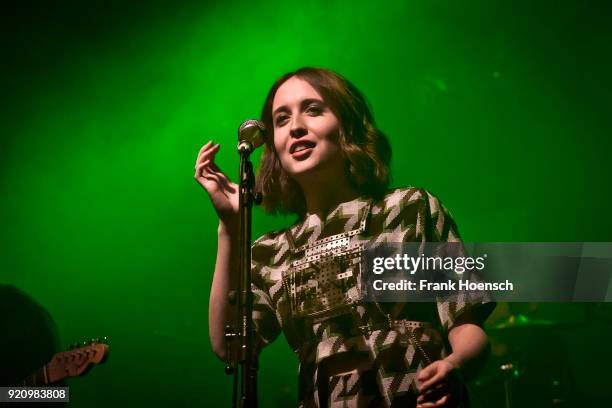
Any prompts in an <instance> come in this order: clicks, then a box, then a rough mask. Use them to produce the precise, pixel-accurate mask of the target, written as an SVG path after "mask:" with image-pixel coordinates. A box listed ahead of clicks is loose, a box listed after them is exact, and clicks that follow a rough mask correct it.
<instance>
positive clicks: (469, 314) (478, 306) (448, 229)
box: [423, 191, 495, 331]
mask: <svg viewBox="0 0 612 408" xmlns="http://www.w3.org/2000/svg"><path fill="white" fill-rule="evenodd" d="M423 197H424V199H425V205H426V214H427V222H426V237H427V241H428V242H440V243H444V242H448V243H451V245H448V246H446V245H442V246H440V247H439V248H441V250H442V251H451V252H452V254H445V253H438V254H436V255H437V256H441V257H444V256H446V255H451V256H453V257H458V256H459V257H466V256H469V254H468V253H467V251H466V250H465V247H464V246H463V244H462V243H461V237H460V235H459V230H458V228H457V224H456V223H455V221H454V219H453V217H452V216H451V214H450V212H449V211H448V210H447V209H446V207H444V205H443V204H442V203H441V202H440V200H439V199H438V198H437V197H436V196H434V195H432V194H431V193H429V192H427V191H424V194H423ZM452 243H455V244H452ZM461 279H462V280H469V281H470V282H481V281H482V279H481V277H480V276H479V275H478V274H477V273H475V272H474V271H470V272H467V271H466V272H465V273H464V274H463V276H462V278H461ZM494 308H495V302H493V301H492V300H491V297H490V295H489V293H488V292H487V291H481V290H469V291H467V290H466V291H458V292H457V293H456V294H454V295H452V296H449V297H444V298H438V299H437V309H438V316H439V318H440V323H441V324H442V326H443V327H444V329H445V330H447V331H448V330H450V329H451V328H452V327H453V326H454V325H455V324H456V323H457V322H459V321H461V322H463V323H468V322H469V323H475V324H478V325H482V324H483V323H484V321H485V320H486V319H487V317H489V315H490V314H491V312H492V311H493V309H494Z"/></svg>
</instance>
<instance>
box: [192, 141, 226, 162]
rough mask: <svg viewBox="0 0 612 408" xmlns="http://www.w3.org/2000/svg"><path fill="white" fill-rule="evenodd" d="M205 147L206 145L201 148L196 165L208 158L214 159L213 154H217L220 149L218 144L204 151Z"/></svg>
mask: <svg viewBox="0 0 612 408" xmlns="http://www.w3.org/2000/svg"><path fill="white" fill-rule="evenodd" d="M211 143H212V142H211ZM205 147H206V145H204V147H202V150H201V151H200V153H199V154H198V159H197V160H196V164H198V163H199V162H202V161H204V160H206V159H208V158H212V157H214V156H215V154H217V152H218V151H219V149H220V148H221V145H220V144H216V145H213V146H209V147H208V148H206V149H205Z"/></svg>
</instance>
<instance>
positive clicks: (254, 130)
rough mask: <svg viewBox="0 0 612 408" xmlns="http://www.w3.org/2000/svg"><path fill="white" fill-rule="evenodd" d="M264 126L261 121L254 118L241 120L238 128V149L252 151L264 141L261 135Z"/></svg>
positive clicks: (263, 131) (264, 129)
mask: <svg viewBox="0 0 612 408" xmlns="http://www.w3.org/2000/svg"><path fill="white" fill-rule="evenodd" d="M265 131H266V128H265V126H264V124H263V123H261V122H260V121H258V120H255V119H249V120H245V121H244V122H242V124H241V125H240V127H239V128H238V151H239V152H241V153H243V152H249V153H250V152H252V151H253V150H255V149H257V148H258V147H259V146H261V145H262V144H263V142H264V138H263V135H264V133H265Z"/></svg>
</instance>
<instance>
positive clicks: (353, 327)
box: [252, 188, 490, 408]
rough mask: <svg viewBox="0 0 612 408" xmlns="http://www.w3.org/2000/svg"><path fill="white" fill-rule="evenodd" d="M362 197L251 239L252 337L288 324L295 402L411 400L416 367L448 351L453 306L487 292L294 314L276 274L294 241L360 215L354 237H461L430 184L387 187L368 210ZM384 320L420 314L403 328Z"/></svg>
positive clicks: (290, 257) (468, 304) (479, 299)
mask: <svg viewBox="0 0 612 408" xmlns="http://www.w3.org/2000/svg"><path fill="white" fill-rule="evenodd" d="M368 202H369V200H368V199H366V198H358V199H355V200H352V201H349V202H345V203H341V204H339V205H338V206H337V207H336V208H334V209H333V210H332V211H330V212H329V214H328V215H327V216H326V217H325V218H324V219H320V218H319V217H318V216H317V215H306V216H305V217H304V218H302V219H300V220H298V221H297V222H296V223H295V224H294V225H292V226H291V227H289V232H290V235H291V238H292V240H293V242H292V243H291V242H290V241H291V238H290V239H288V238H287V235H288V234H287V233H286V231H285V230H281V231H273V232H270V233H268V234H265V235H264V236H262V237H261V238H259V239H258V240H257V241H255V242H254V244H253V246H252V273H253V292H254V295H255V304H254V311H253V319H254V324H255V328H256V331H257V334H258V339H259V340H260V341H259V342H258V343H259V344H261V345H262V346H265V344H268V343H270V342H271V341H273V340H274V339H276V338H277V337H278V335H279V334H280V332H281V331H283V332H284V334H285V337H286V339H287V341H288V343H289V345H290V346H291V348H292V350H294V352H295V353H296V355H297V357H298V358H299V361H300V372H299V395H298V399H299V403H298V405H299V406H301V407H328V408H335V407H392V406H393V407H395V406H402V407H411V406H415V404H416V397H417V395H418V394H417V385H416V381H415V378H416V375H417V373H418V372H419V370H421V369H422V368H423V367H424V366H426V365H427V364H428V362H430V361H434V360H437V359H439V358H442V357H443V356H444V355H446V353H447V350H446V349H445V346H444V344H445V341H444V337H443V336H444V334H443V333H444V332H445V331H446V330H448V329H449V328H450V327H452V324H453V322H454V321H455V319H456V318H457V317H458V316H459V315H461V314H462V313H464V312H465V311H467V310H470V309H473V308H479V307H481V306H483V305H485V304H487V303H488V302H489V299H488V296H487V294H486V293H482V294H480V295H479V294H478V293H476V294H474V293H471V295H470V297H469V298H468V297H461V298H456V299H454V300H453V301H439V302H437V303H432V304H428V303H393V304H389V303H385V304H379V305H377V304H372V303H363V304H360V305H358V306H357V307H355V308H354V310H353V313H350V314H346V315H341V316H333V317H331V318H329V319H326V320H323V321H315V320H313V319H294V318H292V316H291V308H290V305H289V302H288V296H287V294H286V293H285V289H284V286H283V279H282V278H283V274H284V273H285V271H287V270H288V268H289V265H290V263H291V262H293V261H295V260H296V254H295V253H294V252H293V251H292V248H296V247H300V246H303V245H305V244H311V243H313V242H315V241H318V240H321V239H324V238H325V237H329V236H332V235H336V234H339V233H342V232H348V231H351V230H354V229H357V228H359V225H360V222H361V220H362V219H363V217H366V219H367V224H366V229H365V231H364V232H363V233H361V234H359V235H355V236H353V237H352V240H353V241H352V242H359V241H362V242H366V241H369V242H376V243H383V242H421V241H422V242H446V241H448V242H458V241H459V240H460V237H459V233H458V231H457V227H456V225H455V223H454V222H453V220H452V217H451V216H450V214H449V213H448V211H447V210H446V209H445V208H444V207H443V206H442V204H441V203H440V201H439V200H438V199H437V198H436V197H435V196H433V195H432V194H431V193H429V192H427V191H426V190H423V189H418V188H401V189H395V190H392V191H390V192H389V193H388V194H387V195H386V196H385V197H384V198H383V199H382V200H380V201H378V202H373V203H372V204H371V207H369V208H370V211H369V213H368V214H365V212H366V209H367V208H368ZM489 306H490V305H489ZM487 310H490V308H487ZM481 315H482V313H481ZM389 321H391V322H406V321H410V322H421V323H420V325H419V324H417V327H408V326H407V325H402V324H393V325H389V324H388V322H389ZM385 322H387V325H386V326H385V325H384V323H385ZM364 328H365V329H364ZM415 340H416V342H418V344H419V347H417V346H416V344H415Z"/></svg>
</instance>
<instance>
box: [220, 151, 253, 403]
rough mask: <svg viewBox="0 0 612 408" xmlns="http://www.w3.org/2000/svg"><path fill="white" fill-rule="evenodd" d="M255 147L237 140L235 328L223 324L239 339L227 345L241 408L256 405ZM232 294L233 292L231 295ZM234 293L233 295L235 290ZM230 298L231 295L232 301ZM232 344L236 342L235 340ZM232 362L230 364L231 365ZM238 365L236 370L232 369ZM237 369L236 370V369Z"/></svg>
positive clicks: (228, 334) (232, 337)
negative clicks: (237, 220)
mask: <svg viewBox="0 0 612 408" xmlns="http://www.w3.org/2000/svg"><path fill="white" fill-rule="evenodd" d="M253 150H254V148H253V145H252V144H251V142H248V141H241V142H239V144H238V154H239V155H240V182H239V200H238V205H239V211H240V272H239V274H240V276H239V278H238V293H237V299H234V300H237V301H238V319H237V321H236V322H235V325H236V326H237V328H238V331H236V330H232V328H231V327H228V328H226V341H232V340H239V342H238V343H239V348H238V350H236V347H229V349H233V350H234V352H233V353H232V356H231V358H230V362H231V363H230V365H229V366H228V367H226V372H227V373H228V374H232V373H233V374H234V387H233V388H234V389H233V402H232V403H233V406H234V407H236V391H237V382H240V408H257V368H258V362H257V356H256V355H255V353H254V350H253V348H254V347H253V346H254V345H253V339H254V337H253V331H254V330H253V291H252V290H251V224H252V210H253V203H255V201H256V197H255V194H254V192H253V188H254V185H255V174H254V173H253V163H252V162H251V161H250V159H249V157H250V155H251V153H252V152H253ZM230 297H232V295H230ZM233 297H234V298H235V297H236V292H234V295H233ZM231 300H232V299H230V301H231ZM233 343H234V346H235V345H236V343H235V342H233ZM232 366H233V368H232ZM236 368H237V369H238V370H237V371H235V369H236ZM238 371H239V373H238Z"/></svg>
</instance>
